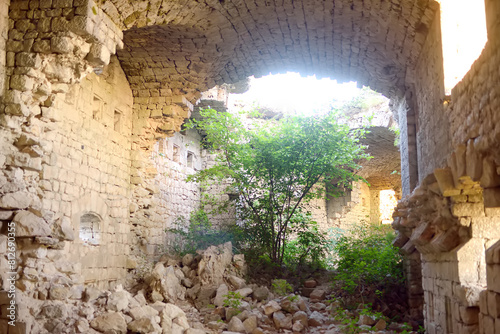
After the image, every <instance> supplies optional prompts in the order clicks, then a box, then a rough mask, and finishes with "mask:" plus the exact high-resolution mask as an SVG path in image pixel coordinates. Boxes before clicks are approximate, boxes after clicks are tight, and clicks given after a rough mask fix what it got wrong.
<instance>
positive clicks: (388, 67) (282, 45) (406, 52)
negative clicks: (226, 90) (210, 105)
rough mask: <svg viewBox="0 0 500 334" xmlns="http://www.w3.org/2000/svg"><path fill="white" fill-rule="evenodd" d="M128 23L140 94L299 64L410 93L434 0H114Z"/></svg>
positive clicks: (124, 57)
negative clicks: (408, 86)
mask: <svg viewBox="0 0 500 334" xmlns="http://www.w3.org/2000/svg"><path fill="white" fill-rule="evenodd" d="M99 6H100V7H101V8H102V9H103V10H104V11H105V12H106V13H107V14H108V15H109V16H110V17H111V19H112V20H114V22H115V23H117V24H118V25H119V26H120V27H121V28H122V29H123V30H124V44H125V47H124V49H123V50H120V51H119V52H118V56H119V59H120V62H121V64H122V67H123V69H124V71H125V73H126V74H127V76H128V79H129V81H130V83H131V86H132V89H133V92H134V95H135V96H136V97H150V96H152V97H154V96H172V95H184V96H185V97H187V99H188V100H190V101H191V102H193V101H195V100H196V99H197V98H198V96H199V93H200V92H202V91H205V90H207V89H208V88H211V87H212V86H214V85H215V84H221V83H224V82H225V83H231V82H236V81H239V80H241V79H244V78H245V77H248V76H250V75H256V76H260V75H265V74H268V73H269V72H272V73H278V72H285V71H296V72H300V73H301V74H304V75H309V74H316V75H317V76H319V77H331V78H333V79H337V80H339V81H346V80H356V81H358V82H359V83H361V84H364V85H369V86H370V87H372V88H373V89H375V90H378V91H380V92H382V93H384V94H385V95H386V96H389V97H390V96H394V95H401V94H402V93H403V92H404V90H405V84H406V80H407V79H408V76H409V75H411V70H412V69H413V68H414V66H415V63H416V60H417V58H418V56H419V54H420V50H421V48H422V45H423V43H424V41H425V37H426V34H427V31H428V27H429V26H430V24H431V21H432V19H433V17H434V13H435V11H436V10H437V9H438V5H437V3H436V2H435V1H433V0H329V1H322V0H321V1H320V0H148V1H136V0H104V1H102V0H101V1H100V3H99Z"/></svg>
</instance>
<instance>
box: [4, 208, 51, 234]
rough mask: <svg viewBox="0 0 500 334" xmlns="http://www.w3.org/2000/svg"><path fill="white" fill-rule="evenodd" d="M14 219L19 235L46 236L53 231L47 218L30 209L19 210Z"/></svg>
mask: <svg viewBox="0 0 500 334" xmlns="http://www.w3.org/2000/svg"><path fill="white" fill-rule="evenodd" d="M13 221H14V222H15V223H16V236H18V237H46V236H49V235H50V234H51V233H52V230H51V229H50V227H49V226H48V224H47V223H46V222H45V220H43V218H40V217H38V216H37V215H35V214H33V213H32V212H30V211H19V212H18V213H17V214H16V215H15V216H14V219H13Z"/></svg>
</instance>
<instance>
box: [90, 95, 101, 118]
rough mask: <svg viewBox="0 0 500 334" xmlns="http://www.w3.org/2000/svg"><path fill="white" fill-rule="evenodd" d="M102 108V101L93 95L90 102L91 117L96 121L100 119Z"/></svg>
mask: <svg viewBox="0 0 500 334" xmlns="http://www.w3.org/2000/svg"><path fill="white" fill-rule="evenodd" d="M103 109H104V101H103V100H102V99H101V98H100V97H99V96H97V95H94V101H93V103H92V118H93V119H94V120H96V121H99V122H100V121H102V114H103Z"/></svg>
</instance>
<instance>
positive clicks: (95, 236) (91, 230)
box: [80, 213, 102, 246]
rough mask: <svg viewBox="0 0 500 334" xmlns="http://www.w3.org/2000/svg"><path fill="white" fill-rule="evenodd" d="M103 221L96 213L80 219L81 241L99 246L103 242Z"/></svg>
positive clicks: (87, 214)
mask: <svg viewBox="0 0 500 334" xmlns="http://www.w3.org/2000/svg"><path fill="white" fill-rule="evenodd" d="M101 225H102V219H101V217H99V216H98V215H97V214H95V213H86V214H84V215H82V217H81V218H80V240H82V241H83V243H84V244H87V245H92V246H97V245H99V244H100V242H101Z"/></svg>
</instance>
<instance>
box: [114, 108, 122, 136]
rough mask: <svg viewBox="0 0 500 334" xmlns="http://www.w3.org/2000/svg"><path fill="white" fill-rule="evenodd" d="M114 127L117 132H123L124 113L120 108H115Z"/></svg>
mask: <svg viewBox="0 0 500 334" xmlns="http://www.w3.org/2000/svg"><path fill="white" fill-rule="evenodd" d="M114 129H115V131H117V132H121V130H122V113H121V112H120V111H119V110H115V115H114Z"/></svg>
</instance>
